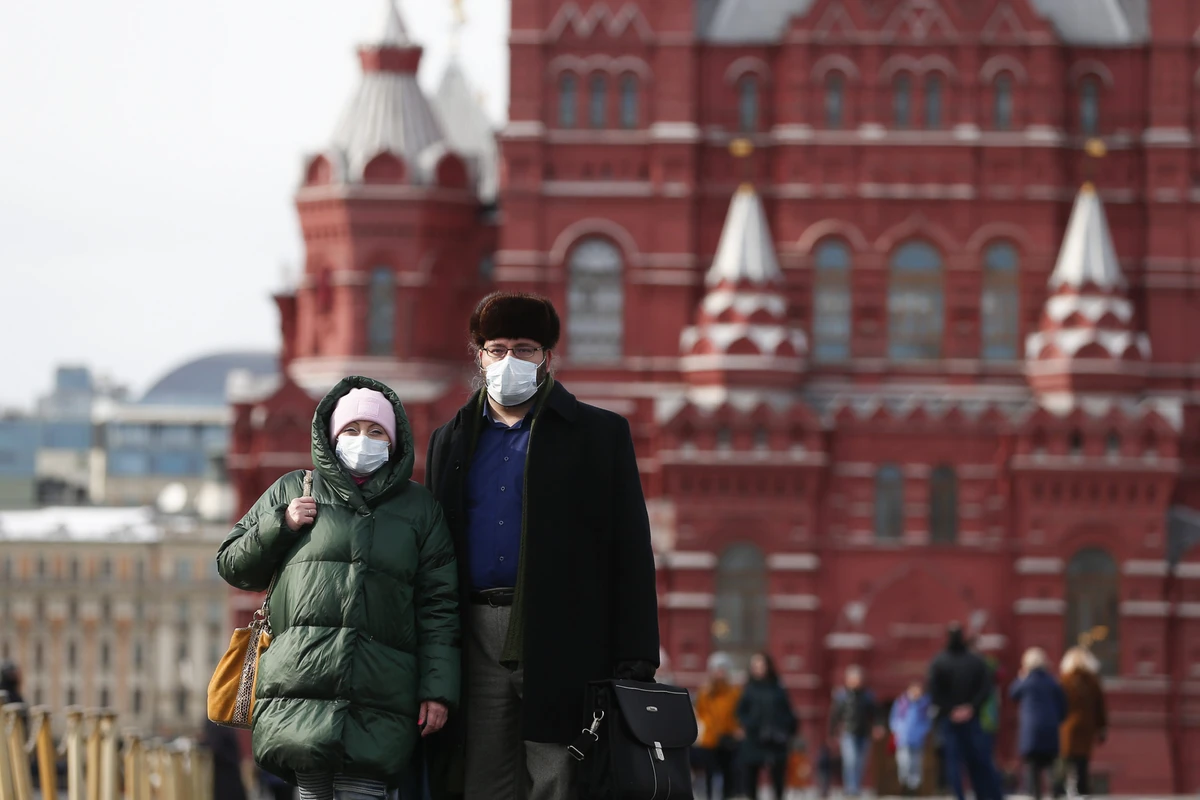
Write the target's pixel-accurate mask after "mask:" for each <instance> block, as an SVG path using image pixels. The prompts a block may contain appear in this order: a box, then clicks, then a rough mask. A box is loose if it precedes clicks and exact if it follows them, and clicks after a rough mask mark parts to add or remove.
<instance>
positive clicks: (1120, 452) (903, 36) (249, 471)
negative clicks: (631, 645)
mask: <svg viewBox="0 0 1200 800" xmlns="http://www.w3.org/2000/svg"><path fill="white" fill-rule="evenodd" d="M385 5H386V6H387V17H386V23H385V25H384V27H383V28H382V29H381V30H382V33H381V34H380V36H379V37H378V38H377V40H376V41H374V42H371V43H370V44H369V45H368V46H366V47H364V48H363V50H362V51H361V58H362V65H363V70H364V75H363V83H362V86H361V88H360V90H359V92H358V93H357V94H356V95H355V97H354V98H353V99H352V101H351V103H350V105H349V107H348V109H347V112H346V115H345V117H344V118H343V120H342V122H341V123H340V124H339V126H338V129H337V133H336V135H335V137H334V141H333V143H332V145H331V146H330V148H329V149H328V150H327V151H326V152H324V153H321V154H317V155H315V156H313V157H312V158H311V159H310V160H309V162H308V165H307V168H306V170H305V173H304V175H303V180H302V185H301V187H300V189H299V190H298V192H297V197H296V202H297V208H298V211H299V214H300V220H301V226H302V229H303V234H304V238H305V244H306V248H307V259H306V264H305V270H304V278H303V281H302V282H301V283H300V285H299V286H298V287H297V288H296V290H295V291H294V293H290V294H287V295H284V296H280V297H278V298H277V301H278V304H279V308H280V312H281V318H282V327H283V334H284V347H283V352H282V354H281V367H282V370H281V376H280V378H279V380H278V381H276V382H275V383H272V384H271V385H267V386H261V385H259V386H256V385H253V384H252V383H246V384H244V385H240V386H235V387H233V393H234V397H233V402H234V403H235V409H236V419H237V422H236V425H235V435H234V437H233V439H234V443H235V445H234V447H235V451H234V452H233V453H232V454H231V456H230V469H231V473H232V475H233V478H234V480H235V482H236V484H237V487H238V490H239V494H240V504H241V505H242V506H247V505H249V503H250V502H251V501H252V500H253V499H254V498H255V497H257V495H258V494H259V493H260V492H261V491H262V490H263V489H264V488H265V487H266V486H267V485H269V483H270V482H271V481H272V480H273V479H274V478H275V477H277V476H278V475H279V474H280V473H281V472H282V471H284V470H286V469H292V468H297V467H301V466H304V465H305V464H307V463H308V445H307V438H308V431H309V418H310V416H311V413H312V409H313V405H314V398H316V397H318V396H320V395H321V394H322V393H323V392H324V391H326V390H327V389H328V388H329V386H331V385H332V384H333V383H334V382H335V380H336V379H337V378H340V377H341V376H343V375H345V374H348V373H364V374H369V375H372V376H375V377H378V378H381V379H383V380H385V381H387V382H388V383H389V385H391V386H392V387H393V388H395V389H396V391H397V392H398V393H400V395H401V396H402V397H403V398H405V401H406V404H407V407H408V410H409V413H410V415H411V417H412V420H413V426H414V429H415V430H416V432H417V436H418V447H419V448H420V449H421V450H422V452H419V453H418V454H417V455H418V464H422V463H423V457H424V453H423V449H424V444H425V441H426V440H427V437H428V435H429V433H430V432H431V430H432V429H433V427H434V426H435V425H437V424H440V423H441V422H442V421H444V420H446V419H448V418H449V416H450V415H451V414H452V412H453V410H454V409H456V408H457V407H458V405H459V404H461V402H463V400H464V399H465V397H466V395H467V391H468V389H467V385H468V381H469V379H470V376H471V374H472V366H471V363H470V362H469V360H468V357H467V355H466V346H465V344H466V343H465V322H466V319H467V316H468V314H469V310H470V308H471V307H472V306H473V304H474V303H475V301H476V300H477V299H478V298H479V297H480V296H482V295H483V294H484V293H485V292H487V291H490V290H492V289H496V288H504V289H520V290H531V291H537V292H541V293H544V294H546V295H548V296H550V297H552V298H553V299H554V300H555V302H556V304H557V305H558V307H559V309H560V311H561V313H562V315H563V320H564V337H563V342H562V345H561V347H560V352H559V361H560V364H561V370H560V373H559V378H560V379H561V380H562V381H563V382H564V383H565V384H566V385H567V387H568V388H569V389H571V390H572V391H573V392H574V393H575V394H577V395H578V396H579V397H580V398H581V399H583V400H585V401H587V402H591V403H594V404H597V405H601V406H605V407H607V408H610V409H613V410H616V411H618V412H620V413H622V414H624V415H626V416H627V417H628V418H629V419H630V420H631V421H632V423H633V429H634V432H635V437H636V440H637V448H638V453H639V460H640V465H641V468H642V476H643V482H644V486H645V489H646V495H647V498H648V502H649V504H650V506H651V514H652V520H653V523H654V536H655V545H656V549H657V552H658V558H659V567H660V570H659V580H660V604H661V609H662V633H663V645H664V649H665V652H666V654H667V656H668V658H669V662H670V670H671V672H672V673H673V676H674V678H675V680H677V681H678V682H680V683H682V684H684V685H689V686H695V685H698V684H699V683H700V682H701V681H702V679H703V670H704V665H705V661H706V659H707V657H708V655H709V654H710V653H711V652H712V651H713V650H715V649H722V650H727V651H730V652H732V653H734V654H735V655H737V656H739V657H745V656H746V655H747V654H749V653H750V652H751V651H753V650H754V649H757V648H768V649H769V650H770V651H771V652H773V653H774V654H775V655H776V658H777V659H778V661H779V665H780V668H781V671H782V673H783V677H784V680H785V681H786V683H787V685H788V686H789V687H791V689H792V690H793V696H794V698H795V701H796V704H797V708H798V709H799V711H800V713H801V716H802V718H803V732H804V733H805V735H806V737H807V739H808V741H810V742H815V741H819V740H820V738H821V736H822V730H823V725H824V723H825V711H826V708H827V706H828V698H829V696H830V690H831V688H832V687H833V686H834V685H836V683H837V681H838V680H839V676H840V673H841V670H842V669H843V668H844V667H845V666H847V665H849V664H851V663H857V664H861V665H863V666H864V667H865V668H866V669H867V673H868V681H869V683H870V684H871V685H872V686H873V687H874V688H875V690H876V691H877V692H878V693H879V694H880V695H881V696H883V697H885V698H887V697H891V696H894V695H895V694H897V693H898V692H900V691H902V690H903V687H904V686H905V685H906V684H907V682H909V681H910V680H913V679H915V678H917V677H919V676H921V675H922V674H923V672H924V669H925V665H926V664H927V662H928V659H929V658H930V657H931V656H932V655H933V654H934V653H935V652H936V651H937V650H938V649H939V648H940V645H941V641H942V638H943V631H944V626H945V624H946V622H948V621H949V620H951V619H958V620H962V621H963V622H964V623H966V624H968V625H970V626H972V627H973V628H974V629H975V630H976V631H977V632H978V633H979V634H980V644H981V646H982V647H983V648H984V649H986V650H989V651H991V652H994V653H995V654H996V655H997V656H998V657H999V658H1000V660H1001V661H1002V663H1003V664H1004V665H1005V668H1006V671H1007V674H1008V675H1009V676H1011V675H1012V674H1013V673H1014V672H1015V666H1016V664H1017V661H1018V659H1019V657H1020V654H1021V652H1022V651H1023V650H1024V649H1025V648H1026V647H1029V646H1033V645H1040V646H1042V647H1044V648H1046V649H1047V651H1049V653H1050V654H1051V657H1052V658H1056V657H1057V656H1058V655H1059V654H1061V653H1062V651H1063V649H1064V648H1065V647H1066V646H1068V645H1070V644H1072V643H1074V642H1075V641H1077V640H1078V639H1079V637H1081V636H1086V637H1090V638H1092V639H1093V640H1094V645H1093V646H1094V650H1095V652H1096V654H1097V655H1098V656H1099V657H1100V659H1101V661H1102V662H1103V665H1104V671H1105V675H1106V686H1107V689H1108V696H1109V703H1110V708H1111V715H1112V731H1111V735H1110V737H1109V743H1108V744H1107V746H1105V747H1103V748H1101V749H1100V751H1099V752H1098V755H1097V759H1096V769H1097V770H1098V771H1099V772H1100V773H1101V774H1102V775H1103V776H1106V778H1107V781H1108V783H1109V785H1110V787H1111V789H1112V790H1113V791H1117V792H1155V793H1159V792H1170V791H1172V790H1173V789H1174V790H1176V791H1182V790H1184V789H1187V790H1191V791H1194V790H1196V788H1197V787H1200V760H1198V759H1196V758H1194V757H1193V758H1186V757H1185V754H1187V753H1192V754H1194V753H1197V752H1200V559H1197V558H1196V557H1193V558H1192V560H1191V561H1185V563H1184V564H1182V565H1181V566H1180V567H1179V568H1178V570H1177V571H1176V573H1175V576H1174V577H1175V578H1176V579H1177V580H1175V581H1172V580H1171V579H1170V578H1169V576H1168V569H1167V567H1166V564H1165V560H1164V553H1165V549H1166V522H1165V520H1166V511H1167V508H1168V506H1169V505H1171V504H1173V503H1180V504H1184V505H1192V506H1200V385H1198V380H1200V240H1197V239H1196V237H1195V236H1194V235H1192V233H1191V231H1192V230H1193V229H1192V227H1191V226H1192V225H1193V224H1196V223H1198V222H1200V205H1198V204H1200V189H1197V188H1195V187H1196V186H1197V185H1198V184H1197V179H1196V175H1197V174H1200V150H1198V149H1197V147H1196V137H1197V135H1198V134H1200V88H1197V87H1198V86H1200V45H1198V44H1197V43H1198V42H1200V4H1196V3H1193V2H1188V0H1154V2H1153V4H1151V3H1150V2H1149V0H770V1H769V2H768V1H767V0H656V1H655V2H653V3H651V2H647V1H645V0H642V1H641V2H633V1H630V2H619V3H618V2H607V3H605V2H596V3H591V2H590V0H570V1H567V2H563V1H562V0H513V3H512V6H513V8H512V31H511V34H510V43H511V85H512V90H511V99H510V106H509V118H510V119H509V122H508V123H507V125H506V126H505V128H504V129H503V130H502V131H501V132H500V134H499V136H498V152H497V143H496V141H495V140H493V138H492V137H491V135H490V132H489V130H488V128H487V123H486V120H485V119H484V118H483V116H482V114H481V113H480V112H479V110H478V108H477V107H475V106H474V104H473V103H472V101H471V99H470V92H469V91H468V89H467V87H466V85H465V83H464V82H463V79H462V75H461V73H460V72H459V71H458V70H457V68H456V67H454V66H452V67H451V69H450V71H449V72H448V74H447V76H446V79H445V81H444V82H443V86H442V89H441V90H440V91H439V93H438V95H437V97H436V98H434V99H433V101H432V102H431V101H430V99H429V98H426V97H425V96H424V95H423V94H422V93H421V90H420V89H419V88H418V87H417V84H416V81H415V79H414V73H415V70H416V68H417V65H418V62H419V59H420V48H419V47H417V46H416V45H415V44H414V43H412V42H411V41H410V40H409V39H408V37H407V35H406V34H405V32H404V28H403V25H402V24H401V22H400V19H399V17H398V16H397V15H396V12H395V10H394V9H393V8H392V6H391V3H390V0H385ZM739 139H741V140H743V141H742V142H739V143H738V145H737V146H735V147H732V148H731V144H733V143H734V142H735V140H739ZM1089 142H1091V147H1090V148H1089V147H1086V145H1087V144H1088V143H1089ZM746 143H749V144H750V145H752V147H746V146H745V145H746ZM1100 145H1103V147H1100ZM1088 150H1090V152H1091V154H1090V155H1089V153H1088ZM732 151H736V153H737V155H736V156H735V155H734V152H732ZM1100 156H1103V157H1100ZM1081 187H1082V188H1081ZM1197 229H1200V228H1197ZM418 477H419V476H418ZM247 600H250V598H247ZM1005 724H1006V730H1005V732H1004V733H1002V735H1001V741H1002V743H1004V744H1003V745H1002V746H1003V747H1005V748H1008V742H1009V740H1010V739H1011V736H1009V735H1008V734H1009V732H1011V730H1012V728H1011V718H1007V719H1006V723H1005ZM1184 762H1186V763H1184ZM1173 770H1175V771H1173ZM1175 781H1178V783H1175Z"/></svg>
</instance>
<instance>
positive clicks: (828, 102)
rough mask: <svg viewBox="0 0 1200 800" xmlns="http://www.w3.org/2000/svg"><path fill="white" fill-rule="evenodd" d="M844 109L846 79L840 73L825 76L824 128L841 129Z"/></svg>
mask: <svg viewBox="0 0 1200 800" xmlns="http://www.w3.org/2000/svg"><path fill="white" fill-rule="evenodd" d="M845 107H846V79H845V77H844V76H843V75H842V73H840V72H830V73H829V74H828V75H826V76H825V127H826V128H828V129H829V130H831V131H836V130H838V129H840V128H841V127H842V124H843V122H842V118H843V116H844V114H845Z"/></svg>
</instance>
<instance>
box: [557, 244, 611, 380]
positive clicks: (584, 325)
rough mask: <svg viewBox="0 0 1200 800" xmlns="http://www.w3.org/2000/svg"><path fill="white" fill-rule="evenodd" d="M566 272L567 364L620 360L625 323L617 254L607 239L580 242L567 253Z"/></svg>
mask: <svg viewBox="0 0 1200 800" xmlns="http://www.w3.org/2000/svg"><path fill="white" fill-rule="evenodd" d="M568 271H569V273H570V281H571V283H570V290H569V291H568V293H567V312H568V315H569V316H568V317H567V335H568V340H569V346H570V348H571V352H570V355H571V360H572V361H573V362H576V363H580V362H588V361H610V360H613V359H618V358H620V357H621V354H622V345H623V337H622V331H623V328H624V321H625V318H624V311H625V308H624V305H625V292H624V283H623V280H622V278H623V275H622V261H621V253H620V251H619V250H617V248H616V247H614V246H613V244H612V243H611V242H609V241H608V240H607V239H601V238H597V237H593V238H589V239H584V240H583V241H582V242H580V243H579V244H578V245H576V246H575V248H574V250H572V251H571V259H570V264H569V267H568Z"/></svg>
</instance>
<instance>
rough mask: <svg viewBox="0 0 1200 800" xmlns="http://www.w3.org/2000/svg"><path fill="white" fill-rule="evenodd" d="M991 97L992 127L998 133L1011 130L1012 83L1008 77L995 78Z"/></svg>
mask: <svg viewBox="0 0 1200 800" xmlns="http://www.w3.org/2000/svg"><path fill="white" fill-rule="evenodd" d="M992 91H993V95H992V102H993V104H994V105H993V107H992V127H993V128H995V129H996V130H998V131H1006V130H1009V129H1010V128H1012V116H1013V93H1012V92H1013V82H1012V77H1011V76H1009V75H1001V76H999V77H998V78H996V83H995V85H994V86H993V89H992Z"/></svg>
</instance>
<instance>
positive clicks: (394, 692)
mask: <svg viewBox="0 0 1200 800" xmlns="http://www.w3.org/2000/svg"><path fill="white" fill-rule="evenodd" d="M312 458H313V465H314V475H313V482H312V496H311V497H304V496H303V494H304V491H303V480H304V473H303V472H302V471H297V472H292V473H289V474H287V475H284V476H283V477H282V478H280V479H279V480H277V481H276V482H275V484H274V485H273V486H272V487H271V488H270V489H268V490H267V491H266V493H265V494H263V496H262V497H261V498H259V500H258V502H257V503H255V505H254V507H253V508H251V509H250V511H249V512H248V513H247V514H246V516H245V517H243V518H242V520H241V521H240V522H239V523H238V524H237V525H236V526H235V527H234V529H233V531H232V532H231V533H230V534H229V536H227V537H226V539H225V541H224V542H223V543H222V544H221V549H220V551H219V553H218V554H217V568H218V570H219V571H220V574H221V577H223V578H224V579H225V580H226V581H228V582H229V583H230V584H232V585H233V586H236V587H237V588H239V589H243V590H246V591H258V592H260V591H263V590H265V589H266V588H267V587H268V586H269V585H271V582H272V580H274V581H275V583H274V589H273V591H272V593H271V595H270V603H269V609H268V618H269V622H270V626H271V633H272V639H271V646H270V648H269V649H268V650H267V651H266V652H265V653H264V654H263V656H262V659H261V661H260V663H259V668H258V678H257V682H256V687H255V696H256V701H255V705H254V719H253V737H252V740H253V750H254V760H255V761H257V762H258V764H259V766H261V767H263V768H265V769H267V770H269V771H270V772H272V773H274V774H275V775H278V776H279V777H281V778H283V779H285V780H287V781H288V782H290V783H295V784H296V785H297V786H299V788H300V797H301V800H309V799H310V798H313V799H314V800H317V799H320V800H327V799H328V798H331V797H332V798H353V800H361V799H362V798H369V797H383V796H384V793H385V791H386V790H387V789H388V788H394V787H396V786H398V785H399V784H400V782H401V780H402V779H403V778H405V777H408V776H410V775H411V764H410V760H411V756H412V753H413V750H414V747H415V745H416V743H417V741H418V740H419V738H420V737H421V736H422V735H428V734H431V733H434V732H435V731H437V730H438V729H440V728H441V727H442V725H443V724H445V721H446V718H447V715H448V713H449V709H450V708H451V707H453V706H454V705H455V704H456V702H457V700H458V691H459V626H458V577H457V567H456V564H455V560H454V547H453V544H452V543H451V541H450V534H449V531H448V530H447V529H446V525H445V522H444V521H443V519H442V510H441V508H440V507H439V506H438V504H437V503H436V502H435V501H434V499H433V497H432V496H431V495H430V493H429V492H428V491H426V490H425V489H424V487H422V486H420V485H418V484H416V483H413V482H412V481H411V480H410V478H411V476H412V470H413V462H414V458H415V452H414V447H413V439H412V431H411V429H410V428H409V424H408V418H407V416H406V415H405V413H404V406H403V405H402V404H401V403H400V398H399V397H398V396H397V395H396V393H395V392H393V391H392V390H391V389H389V388H388V387H387V386H385V385H384V384H382V383H379V382H377V381H374V380H371V379H370V378H362V377H350V378H346V379H345V380H343V381H341V382H340V383H339V384H338V385H337V386H335V387H334V388H333V389H332V390H331V391H330V392H329V394H327V395H326V396H325V398H324V399H323V400H322V401H321V402H320V404H319V405H318V406H317V411H316V414H315V416H314V418H313V427H312ZM273 576H274V578H273ZM222 797H223V796H222Z"/></svg>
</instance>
